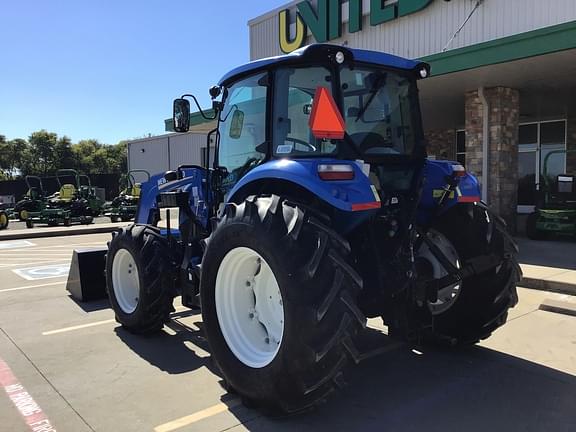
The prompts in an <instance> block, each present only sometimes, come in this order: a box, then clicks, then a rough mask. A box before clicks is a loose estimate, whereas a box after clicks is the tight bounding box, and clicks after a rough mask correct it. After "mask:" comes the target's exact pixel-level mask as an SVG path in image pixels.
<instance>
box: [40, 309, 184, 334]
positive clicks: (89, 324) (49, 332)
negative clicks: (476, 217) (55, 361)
mask: <svg viewBox="0 0 576 432" xmlns="http://www.w3.org/2000/svg"><path fill="white" fill-rule="evenodd" d="M187 309H188V308H186V307H184V306H178V307H176V308H175V312H180V311H183V310H187ZM115 322H116V320H115V319H109V320H104V321H96V322H93V323H88V324H80V325H76V326H72V327H64V328H61V329H58V330H50V331H45V332H42V336H50V335H55V334H59V333H66V332H70V331H74V330H81V329H85V328H89V327H95V326H99V325H103V324H111V323H115Z"/></svg>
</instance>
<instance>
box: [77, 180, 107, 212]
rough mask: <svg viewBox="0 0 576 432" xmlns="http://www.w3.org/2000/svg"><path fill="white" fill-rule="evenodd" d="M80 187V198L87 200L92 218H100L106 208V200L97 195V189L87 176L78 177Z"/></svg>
mask: <svg viewBox="0 0 576 432" xmlns="http://www.w3.org/2000/svg"><path fill="white" fill-rule="evenodd" d="M78 181H79V187H78V196H79V198H80V199H82V200H85V201H86V203H87V204H88V208H89V209H90V216H94V217H97V216H100V214H101V213H102V210H103V208H104V204H105V202H104V200H103V199H102V198H100V197H99V196H98V195H97V194H96V188H95V187H93V186H92V182H91V181H90V177H88V176H87V175H86V174H80V175H78Z"/></svg>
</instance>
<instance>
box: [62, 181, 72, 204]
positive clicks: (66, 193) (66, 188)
mask: <svg viewBox="0 0 576 432" xmlns="http://www.w3.org/2000/svg"><path fill="white" fill-rule="evenodd" d="M74 198H76V187H75V186H74V185H72V184H65V185H62V187H61V188H60V195H59V199H60V201H66V202H68V201H72V200H73V199H74Z"/></svg>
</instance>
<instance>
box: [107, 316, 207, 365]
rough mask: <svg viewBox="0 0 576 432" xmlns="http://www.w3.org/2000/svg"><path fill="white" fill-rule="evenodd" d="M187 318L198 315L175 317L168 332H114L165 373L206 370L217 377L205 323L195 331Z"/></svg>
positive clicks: (198, 324) (122, 330) (119, 329)
mask: <svg viewBox="0 0 576 432" xmlns="http://www.w3.org/2000/svg"><path fill="white" fill-rule="evenodd" d="M187 315H194V313H193V312H191V311H188V312H186V313H179V314H173V315H172V320H171V321H170V322H169V323H167V324H166V327H167V328H168V329H166V328H165V329H164V330H163V331H161V332H158V333H156V334H153V335H149V336H142V335H134V334H131V333H129V332H128V331H126V330H124V329H123V328H122V327H120V326H119V327H116V328H115V329H114V331H115V332H116V335H117V336H118V337H119V338H120V339H121V340H122V341H123V342H124V343H125V344H126V345H127V346H128V347H129V348H130V349H131V350H132V351H133V352H134V353H136V354H138V355H139V356H140V357H141V358H142V359H144V360H146V361H147V362H148V363H150V364H151V365H153V366H155V367H157V368H158V369H160V370H162V371H164V372H167V373H169V374H183V373H187V372H191V371H194V370H196V369H199V368H201V367H206V368H208V369H209V370H210V371H211V372H213V373H215V374H217V370H216V369H215V368H214V367H213V364H212V361H211V359H210V357H209V356H208V354H207V353H208V342H207V341H206V339H205V338H204V335H203V332H202V327H201V326H202V323H201V322H195V323H194V326H195V327H196V328H193V327H190V326H189V325H187V324H184V323H183V322H181V321H180V320H179V318H181V317H184V316H187ZM195 348H198V349H197V350H195ZM197 352H198V353H200V354H201V355H198V354H197Z"/></svg>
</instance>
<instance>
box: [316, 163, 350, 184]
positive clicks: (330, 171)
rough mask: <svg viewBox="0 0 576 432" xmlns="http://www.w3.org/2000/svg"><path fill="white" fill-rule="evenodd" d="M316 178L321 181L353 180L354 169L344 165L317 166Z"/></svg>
mask: <svg viewBox="0 0 576 432" xmlns="http://www.w3.org/2000/svg"><path fill="white" fill-rule="evenodd" d="M318 176H319V177H320V178H321V179H322V180H326V181H333V180H353V179H354V168H353V167H352V165H346V164H321V165H318Z"/></svg>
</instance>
